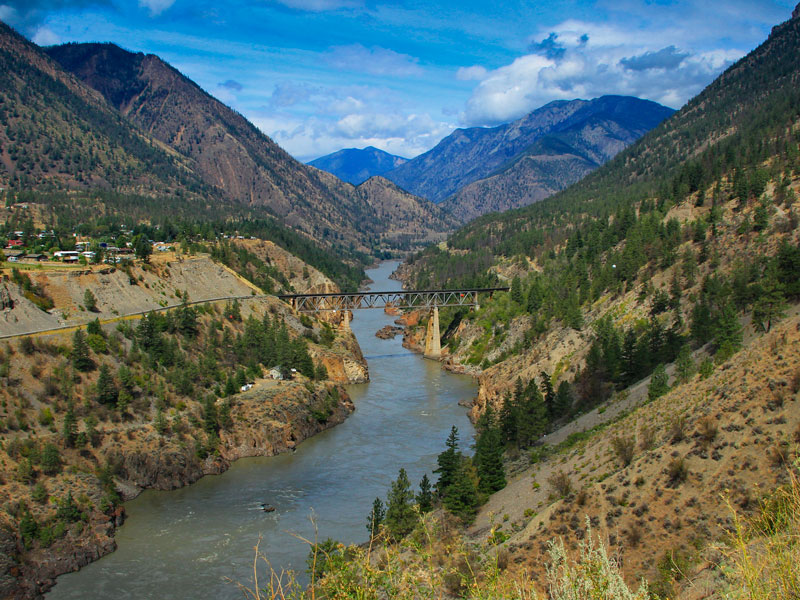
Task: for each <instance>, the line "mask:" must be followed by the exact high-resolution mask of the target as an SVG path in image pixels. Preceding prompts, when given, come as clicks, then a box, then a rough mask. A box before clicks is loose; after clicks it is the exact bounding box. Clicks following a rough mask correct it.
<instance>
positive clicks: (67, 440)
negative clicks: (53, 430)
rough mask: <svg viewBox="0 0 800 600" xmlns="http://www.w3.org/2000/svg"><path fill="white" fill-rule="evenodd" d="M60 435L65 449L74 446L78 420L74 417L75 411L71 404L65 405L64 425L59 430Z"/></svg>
mask: <svg viewBox="0 0 800 600" xmlns="http://www.w3.org/2000/svg"><path fill="white" fill-rule="evenodd" d="M61 435H62V437H63V438H64V445H65V446H66V447H67V448H72V447H74V446H75V440H76V439H77V437H78V419H77V418H76V417H75V410H74V409H73V406H72V402H69V403H68V404H67V411H66V413H64V425H63V426H62V428H61Z"/></svg>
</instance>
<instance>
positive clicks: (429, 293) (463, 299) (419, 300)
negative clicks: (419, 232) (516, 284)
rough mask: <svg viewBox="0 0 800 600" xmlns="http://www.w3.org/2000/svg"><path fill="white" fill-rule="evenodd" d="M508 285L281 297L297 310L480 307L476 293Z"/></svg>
mask: <svg viewBox="0 0 800 600" xmlns="http://www.w3.org/2000/svg"><path fill="white" fill-rule="evenodd" d="M507 291H508V288H507V287H497V288H471V289H464V290H409V291H399V292H352V293H341V294H283V295H280V296H278V298H280V299H281V300H284V301H285V302H288V303H289V304H291V306H292V308H294V309H295V310H297V311H299V312H322V311H339V310H356V309H359V308H385V307H386V306H393V307H396V308H430V309H433V308H440V307H443V306H479V303H478V296H479V295H480V294H488V295H489V296H490V297H491V295H492V294H493V293H494V292H507Z"/></svg>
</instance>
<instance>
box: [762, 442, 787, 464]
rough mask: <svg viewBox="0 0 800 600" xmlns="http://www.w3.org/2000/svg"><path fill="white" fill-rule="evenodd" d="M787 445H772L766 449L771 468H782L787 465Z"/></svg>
mask: <svg viewBox="0 0 800 600" xmlns="http://www.w3.org/2000/svg"><path fill="white" fill-rule="evenodd" d="M787 446H788V444H780V443H777V444H773V445H772V446H770V447H769V448H768V449H767V458H768V459H769V462H770V464H771V465H772V466H773V467H783V466H784V465H787V464H789V448H788V447H787Z"/></svg>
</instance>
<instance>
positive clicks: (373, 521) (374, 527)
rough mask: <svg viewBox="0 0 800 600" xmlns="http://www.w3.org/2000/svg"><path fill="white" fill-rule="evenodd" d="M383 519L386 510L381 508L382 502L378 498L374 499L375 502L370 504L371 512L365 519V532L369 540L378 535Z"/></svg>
mask: <svg viewBox="0 0 800 600" xmlns="http://www.w3.org/2000/svg"><path fill="white" fill-rule="evenodd" d="M385 518H386V510H385V509H384V508H383V501H382V500H381V499H380V498H375V501H374V502H373V503H372V510H371V511H370V513H369V516H368V517H367V531H368V532H369V535H370V539H371V538H374V537H375V536H377V535H378V534H379V533H380V531H381V526H382V525H383V523H384V520H385Z"/></svg>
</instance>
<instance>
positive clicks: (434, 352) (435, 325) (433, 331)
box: [424, 306, 442, 360]
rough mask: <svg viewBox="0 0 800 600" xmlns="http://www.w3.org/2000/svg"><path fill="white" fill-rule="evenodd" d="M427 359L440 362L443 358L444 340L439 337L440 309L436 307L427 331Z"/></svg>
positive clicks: (432, 312)
mask: <svg viewBox="0 0 800 600" xmlns="http://www.w3.org/2000/svg"><path fill="white" fill-rule="evenodd" d="M424 356H425V358H430V359H432V360H439V359H440V358H442V338H441V336H440V335H439V307H438V306H434V307H433V311H431V316H430V318H429V319H428V328H427V330H426V331H425V354H424Z"/></svg>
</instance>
